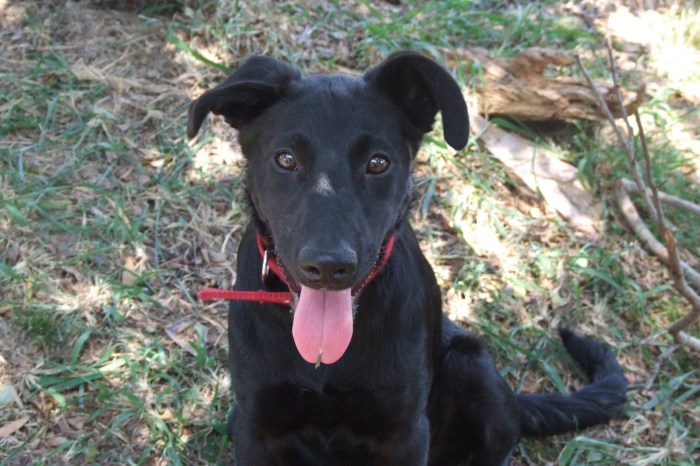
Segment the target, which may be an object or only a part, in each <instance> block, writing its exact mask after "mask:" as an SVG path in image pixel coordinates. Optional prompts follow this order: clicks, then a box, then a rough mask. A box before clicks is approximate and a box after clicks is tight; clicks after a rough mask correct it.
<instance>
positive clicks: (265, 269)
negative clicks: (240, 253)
mask: <svg viewBox="0 0 700 466" xmlns="http://www.w3.org/2000/svg"><path fill="white" fill-rule="evenodd" d="M269 254H270V251H269V250H267V249H265V252H264V253H263V261H262V271H261V272H260V280H261V282H262V284H263V285H264V284H265V283H267V276H268V275H269V273H270V264H269V261H268V256H269Z"/></svg>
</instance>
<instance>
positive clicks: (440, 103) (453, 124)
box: [364, 52, 469, 150]
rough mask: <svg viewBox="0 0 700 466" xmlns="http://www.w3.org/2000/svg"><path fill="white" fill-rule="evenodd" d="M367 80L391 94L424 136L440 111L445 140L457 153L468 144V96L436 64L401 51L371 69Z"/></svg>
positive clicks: (367, 74)
mask: <svg viewBox="0 0 700 466" xmlns="http://www.w3.org/2000/svg"><path fill="white" fill-rule="evenodd" d="M364 78H365V81H367V82H368V83H370V84H373V85H375V86H376V87H377V88H379V89H380V90H381V91H383V92H385V93H387V94H389V96H391V98H392V100H393V101H394V103H395V104H396V105H397V106H398V107H399V108H400V109H401V110H402V111H403V113H404V114H405V115H406V117H407V118H408V120H409V121H410V122H411V123H412V124H413V125H414V126H415V127H416V128H417V129H418V130H420V131H421V132H422V133H427V132H428V131H430V130H431V128H432V126H433V122H434V121H435V116H436V115H437V112H438V111H440V113H442V123H443V130H444V134H445V141H447V143H448V144H449V145H450V146H452V147H453V148H455V149H457V150H459V149H462V148H463V147H464V146H465V145H466V144H467V140H468V138H469V117H468V115H467V105H466V103H465V102H464V97H463V96H462V92H461V91H460V89H459V86H458V85H457V83H456V82H455V80H454V79H453V78H452V76H450V74H449V73H448V72H447V71H446V70H445V69H444V68H442V67H441V66H440V65H438V64H437V63H435V62H434V61H432V60H430V59H429V58H426V57H424V56H422V55H419V54H417V53H414V52H397V53H394V54H392V55H390V56H389V57H388V58H387V59H386V60H384V61H383V62H382V63H380V64H379V65H377V66H376V67H374V68H372V69H370V70H368V71H367V72H366V73H365V77H364Z"/></svg>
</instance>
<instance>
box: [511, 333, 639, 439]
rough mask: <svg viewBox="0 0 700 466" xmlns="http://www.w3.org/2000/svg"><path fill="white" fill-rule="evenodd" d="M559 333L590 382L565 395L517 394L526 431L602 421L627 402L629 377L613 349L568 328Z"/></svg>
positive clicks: (564, 429)
mask: <svg viewBox="0 0 700 466" xmlns="http://www.w3.org/2000/svg"><path fill="white" fill-rule="evenodd" d="M560 335H561V339H562V341H563V343H564V346H565V347H566V349H567V351H568V352H569V354H570V355H571V357H572V358H573V359H574V360H575V361H576V362H577V363H578V364H579V365H580V366H581V367H582V368H583V370H584V371H585V372H586V375H587V376H588V378H589V380H590V383H589V385H586V386H585V387H583V388H582V389H581V390H579V391H576V392H574V393H571V394H569V395H565V396H561V395H555V394H548V393H533V394H518V406H519V408H520V416H521V420H520V423H521V431H522V434H523V435H528V436H537V437H542V436H546V435H556V434H561V433H564V432H571V431H574V430H576V429H581V428H584V427H589V426H593V425H596V424H603V423H605V422H607V421H609V420H610V419H612V418H614V417H616V416H617V415H619V414H620V412H621V411H622V407H623V406H624V404H625V400H626V391H627V380H626V379H625V376H624V375H623V374H622V369H621V368H620V365H619V364H618V363H617V361H616V360H615V355H614V354H613V352H612V350H611V349H610V348H608V347H607V346H605V345H604V344H603V343H601V342H599V341H596V340H593V339H590V338H585V337H582V336H580V335H578V334H576V333H575V332H574V331H572V330H570V329H568V328H564V329H562V330H561V331H560Z"/></svg>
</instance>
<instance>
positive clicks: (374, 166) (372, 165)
mask: <svg viewBox="0 0 700 466" xmlns="http://www.w3.org/2000/svg"><path fill="white" fill-rule="evenodd" d="M388 168H389V159H388V158H386V156H385V155H381V154H376V155H373V156H372V158H371V159H369V162H368V163H367V173H369V174H371V175H379V174H381V173H384V172H385V171H386V170H387V169H388Z"/></svg>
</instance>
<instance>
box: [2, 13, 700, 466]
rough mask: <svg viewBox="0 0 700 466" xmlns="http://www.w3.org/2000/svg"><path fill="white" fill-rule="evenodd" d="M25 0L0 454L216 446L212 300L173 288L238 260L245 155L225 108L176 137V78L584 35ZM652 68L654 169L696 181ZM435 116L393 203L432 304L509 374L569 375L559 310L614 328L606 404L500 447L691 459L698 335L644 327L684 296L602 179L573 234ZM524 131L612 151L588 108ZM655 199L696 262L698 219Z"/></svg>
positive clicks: (588, 173)
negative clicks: (191, 133)
mask: <svg viewBox="0 0 700 466" xmlns="http://www.w3.org/2000/svg"><path fill="white" fill-rule="evenodd" d="M45 3H46V2H32V1H29V2H23V3H16V4H15V3H8V2H0V20H1V21H3V27H2V28H1V29H0V37H1V38H2V42H1V43H2V46H0V342H1V343H2V344H0V429H2V428H3V427H7V426H11V425H13V424H12V423H18V422H20V421H22V423H21V425H20V426H19V427H17V428H14V429H12V432H11V433H10V434H9V435H7V436H4V437H1V438H0V464H2V465H3V466H4V465H20V464H38V465H60V464H76V463H81V464H100V465H110V464H114V465H122V464H147V465H157V464H174V465H179V464H183V465H187V464H227V463H228V464H230V463H231V458H232V446H231V444H230V443H229V442H228V440H227V439H226V438H225V436H224V435H223V432H224V430H225V428H224V426H225V422H226V417H227V413H228V411H229V410H230V407H231V406H232V404H233V403H235V397H234V395H233V394H231V393H230V391H229V389H228V375H227V370H226V362H225V361H226V348H227V342H226V331H225V328H226V322H225V321H226V311H225V307H224V306H223V305H222V304H215V305H207V306H202V305H201V304H200V303H199V302H197V301H196V300H195V299H194V298H193V296H194V294H195V293H196V291H197V290H198V289H200V288H201V287H203V286H205V285H214V286H219V287H228V286H230V285H231V283H232V281H233V280H234V279H235V276H234V273H233V271H232V264H233V263H234V261H235V251H236V245H237V243H238V239H239V238H240V235H241V233H242V225H243V224H244V221H245V213H244V212H245V207H244V206H243V205H242V199H241V196H240V195H239V193H240V186H241V169H242V167H243V163H242V158H241V155H240V153H239V150H238V147H237V144H236V143H235V141H234V140H233V138H232V137H231V135H232V132H231V131H230V130H229V129H228V128H226V127H225V125H224V124H223V123H222V122H221V121H219V120H215V121H213V122H212V123H211V124H209V123H208V124H207V127H206V131H205V135H204V136H203V137H201V138H200V139H199V140H198V141H196V142H194V143H190V142H189V141H187V140H186V138H185V136H184V126H185V109H186V105H187V103H188V101H189V99H190V98H191V97H193V96H195V95H197V94H199V93H200V92H201V91H202V89H204V88H207V87H210V86H212V85H213V84H215V83H217V82H219V81H220V80H221V79H222V77H223V76H224V71H223V70H225V69H228V67H230V66H235V64H236V63H237V61H238V60H239V59H240V58H241V57H243V56H246V55H248V54H251V53H267V54H272V55H274V56H277V57H278V58H282V59H286V60H289V61H291V62H293V63H295V64H297V65H298V66H300V67H302V68H303V69H304V70H305V71H307V72H315V71H335V70H343V71H347V70H349V71H352V72H361V71H362V70H363V69H364V68H365V67H366V66H369V65H371V64H374V63H376V62H377V61H378V60H379V59H380V58H381V57H382V56H383V55H385V54H386V53H388V52H389V51H392V50H395V49H398V48H415V49H419V50H422V51H424V52H425V53H428V54H431V55H434V56H436V57H437V58H438V59H440V60H443V58H444V57H443V56H442V50H443V49H445V48H460V47H472V46H481V47H485V48H488V49H489V50H490V51H491V52H492V53H496V54H500V55H512V54H514V53H517V52H518V51H519V50H522V49H523V48H525V47H529V46H550V47H557V48H560V49H566V50H571V51H573V52H578V53H582V54H584V55H585V54H586V53H590V52H589V51H590V50H591V49H593V50H594V51H595V50H598V51H601V50H602V48H601V47H602V41H601V40H600V38H599V35H598V33H597V32H596V31H594V30H591V29H589V28H588V27H587V26H586V25H585V24H584V22H582V20H581V19H579V17H578V16H576V15H574V14H573V13H571V12H570V11H568V10H565V9H563V8H561V7H559V3H556V2H540V3H530V4H518V3H515V4H513V3H502V2H489V1H482V2H476V1H470V2H467V1H457V0H448V1H444V2H434V1H426V2H415V3H411V4H410V5H404V6H401V7H393V6H390V5H388V4H385V3H383V2H368V1H357V2H350V1H346V0H335V1H331V2H311V1H296V2H293V1H285V2H276V3H274V4H272V3H270V4H268V3H266V2H246V1H235V2H223V1H200V2H189V3H186V4H185V5H184V6H181V7H179V8H176V9H174V10H173V9H172V8H165V7H162V8H161V6H163V3H164V2H161V3H159V5H157V6H156V7H155V8H149V9H147V10H144V11H143V12H142V14H140V15H138V14H136V13H135V12H134V11H112V10H107V9H93V8H87V7H83V6H78V5H76V4H75V3H61V2H56V3H55V4H52V5H46V4H45ZM121 3H123V4H126V3H129V2H121ZM171 3H178V4H179V2H171ZM173 11H174V13H173ZM693 11H694V10H692V8H688V9H687V10H681V11H679V12H677V15H676V16H677V18H678V21H680V22H681V23H683V24H686V23H689V22H691V21H695V20H696V18H697V15H694V14H693ZM696 39H697V38H696V37H695V36H693V35H689V36H688V37H677V38H676V39H674V40H678V41H680V40H683V41H685V42H686V43H688V44H691V45H692V46H693V47H695V48H697V43H696ZM588 57H589V62H590V63H591V66H595V64H596V63H600V62H601V61H600V60H595V59H593V56H591V55H588ZM594 71H595V73H596V74H597V75H598V76H604V75H605V70H604V69H603V68H601V67H600V66H599V67H598V69H595V70H594ZM644 72H645V73H647V75H649V76H656V74H655V73H659V71H658V70H655V69H651V68H649V69H645V70H644ZM464 79H465V80H469V77H468V76H466V77H464ZM660 83H661V84H660V85H658V86H657V87H655V88H653V89H652V90H651V91H650V99H649V100H648V101H647V102H646V103H645V104H644V106H643V107H642V113H643V115H642V116H643V118H644V122H645V125H648V126H646V127H645V129H646V130H647V133H648V134H649V136H650V142H651V145H652V148H653V151H654V167H655V172H654V173H655V177H656V179H657V180H658V181H659V182H660V183H661V185H662V187H663V189H664V190H665V191H667V192H669V193H671V194H676V195H679V196H681V197H684V198H687V199H689V200H692V201H695V202H698V201H700V194H698V193H700V190H698V189H697V185H698V171H699V170H700V167H698V164H697V163H696V162H697V160H696V159H697V157H696V156H693V155H692V154H697V151H695V152H692V151H693V147H694V146H692V144H691V143H692V140H693V139H695V140H697V137H698V134H697V126H693V124H691V123H692V122H693V121H695V120H694V119H696V118H697V111H696V110H692V107H693V105H691V103H692V102H691V103H689V102H687V101H684V100H683V99H682V98H679V97H678V94H677V93H676V92H675V90H674V89H677V87H678V85H679V84H678V83H677V82H673V83H669V84H668V86H665V85H664V83H663V82H662V81H660ZM696 104H697V102H696ZM438 126H439V125H438ZM523 130H524V131H525V134H530V135H532V134H536V133H535V132H534V131H532V130H529V129H528V128H523ZM439 131H440V129H439V128H437V129H436V132H435V134H432V135H429V136H428V137H427V138H426V144H425V147H424V150H423V152H422V153H421V154H420V155H419V158H418V161H417V164H416V176H417V179H416V192H415V202H414V209H413V211H412V214H411V215H412V221H413V224H414V225H415V227H416V229H417V231H418V233H419V236H420V239H421V244H422V246H423V248H424V250H425V251H426V254H427V255H428V257H429V259H430V260H431V262H432V263H433V265H434V267H435V270H436V274H437V276H438V279H439V281H440V284H441V286H442V289H443V291H444V302H445V308H446V311H447V312H449V314H450V315H451V316H452V317H453V318H455V319H457V320H459V321H461V322H463V323H464V324H465V325H467V326H469V327H470V328H472V329H474V330H475V331H477V332H479V333H481V334H484V335H485V336H486V337H487V342H488V344H489V347H490V348H491V350H492V352H493V353H494V357H495V359H496V360H497V363H498V366H499V368H500V369H501V371H502V373H503V374H504V376H506V377H507V379H508V381H509V382H510V383H511V385H512V386H513V387H515V388H517V389H518V390H526V391H527V390H535V389H548V390H553V391H558V392H565V391H567V390H569V389H571V388H573V387H574V386H576V385H577V384H579V383H580V380H581V376H582V375H581V374H580V373H578V372H577V370H576V368H574V367H572V366H571V365H570V361H569V360H568V359H567V357H566V355H565V354H564V352H563V350H562V348H561V346H560V345H559V343H558V342H557V340H556V337H555V335H556V328H557V327H558V326H559V325H561V324H563V323H568V324H571V325H574V326H576V327H578V328H581V329H582V330H584V331H586V332H588V333H592V334H595V335H597V336H598V337H599V338H601V339H603V340H605V341H607V342H608V343H610V344H612V345H613V346H615V347H616V348H617V350H618V353H619V356H620V360H621V363H622V364H623V366H624V367H625V368H626V371H627V374H628V376H629V379H630V381H631V383H632V386H631V391H630V402H629V404H628V408H627V411H626V415H625V418H624V419H622V420H619V421H615V422H613V423H612V424H611V425H610V426H602V427H599V428H596V429H589V430H587V431H584V432H580V433H578V435H569V436H561V437H557V438H553V439H547V440H545V441H530V440H527V441H524V442H523V443H522V444H521V445H520V446H519V448H518V451H517V455H516V459H515V464H523V465H524V464H528V465H539V464H547V463H558V464H564V465H576V464H611V465H612V464H634V465H644V464H659V463H661V462H663V463H664V464H678V465H681V464H692V461H693V459H695V460H697V458H698V455H699V454H700V445H699V444H698V441H697V439H698V438H699V437H700V428H699V427H698V426H699V425H700V424H699V422H700V420H699V419H698V415H697V413H698V403H699V401H698V400H699V399H700V398H699V397H698V389H697V386H698V384H699V381H700V374H698V370H697V368H696V366H697V356H694V355H690V354H686V353H684V352H683V351H682V350H676V351H675V352H673V353H672V354H671V355H670V356H667V357H664V358H662V359H659V356H660V355H662V354H663V353H664V352H665V351H666V350H667V349H668V348H669V346H670V340H669V339H668V338H665V337H658V338H652V337H653V336H654V335H656V334H658V333H659V332H660V331H662V330H663V328H664V327H665V326H666V325H667V324H668V323H669V322H670V321H672V320H673V319H675V318H677V317H678V316H679V315H681V314H682V312H684V310H685V309H686V307H685V306H686V305H685V304H684V303H683V301H682V300H681V299H680V298H678V297H677V296H676V295H675V293H673V291H672V289H671V288H670V287H669V285H668V283H669V280H668V276H667V274H666V273H665V272H664V270H663V269H662V268H661V267H660V266H659V265H658V263H657V262H656V261H655V260H654V259H652V258H650V257H649V256H648V255H647V254H646V253H645V252H644V251H643V250H641V249H640V247H639V246H638V244H637V242H636V240H635V239H634V237H633V236H632V235H631V234H630V233H629V232H628V231H627V230H626V228H625V227H623V226H620V224H619V223H618V220H617V217H616V214H615V209H614V207H613V206H612V205H607V211H606V217H605V220H606V233H605V235H604V236H603V239H602V240H600V241H598V242H595V243H594V242H591V241H589V240H587V239H586V238H584V237H581V236H579V235H577V234H576V233H575V232H573V231H571V230H570V229H569V228H568V227H567V226H566V225H565V224H563V223H562V222H561V221H560V220H558V219H557V218H556V217H554V216H553V215H552V214H550V213H549V212H548V211H547V209H546V208H545V206H543V205H541V204H539V203H538V202H536V201H533V200H530V199H528V198H525V197H523V196H522V195H520V194H519V193H518V192H517V190H516V184H515V183H514V182H513V181H512V180H511V179H510V178H509V176H508V174H507V173H506V171H505V170H504V168H503V167H502V166H501V165H500V164H499V163H498V162H497V161H496V160H495V159H493V158H491V157H490V156H489V155H488V154H487V153H486V152H484V151H483V150H482V149H481V148H480V146H479V144H478V143H477V142H476V141H474V140H472V141H470V144H469V146H468V148H467V149H465V150H464V151H461V152H460V153H457V154H455V153H452V152H451V151H449V150H448V149H447V148H446V146H445V145H444V143H442V142H441V137H440V134H439ZM684 135H685V139H683V138H682V137H681V136H684ZM544 137H545V138H549V139H547V141H548V142H549V143H551V144H552V145H553V146H555V147H557V148H558V149H559V150H560V151H561V152H562V153H563V154H565V155H566V157H567V158H568V159H569V160H570V161H571V162H572V163H575V164H577V165H578V167H579V173H580V176H581V178H582V180H583V181H584V182H585V184H586V185H587V186H588V187H589V188H590V189H591V190H592V191H594V192H595V193H597V195H599V196H601V198H603V199H604V198H605V194H606V190H607V187H608V185H609V183H610V182H612V181H613V180H614V179H616V178H617V177H619V176H625V173H626V171H625V170H626V168H625V166H624V163H623V160H624V159H623V155H622V153H621V152H620V151H619V150H618V149H617V148H615V147H614V145H612V144H611V143H610V141H612V139H611V138H610V137H609V134H607V133H606V129H605V127H604V126H597V125H591V124H585V125H584V124H581V125H579V126H576V127H572V128H568V129H567V133H566V137H558V138H557V137H548V136H544ZM679 138H680V139H679ZM679 141H680V142H679ZM689 144H690V145H689ZM669 216H670V218H671V220H672V221H673V222H674V224H675V225H677V227H678V231H679V239H680V241H681V242H682V243H683V244H684V245H685V246H686V247H688V249H689V251H690V252H691V254H695V257H693V256H689V260H695V261H696V262H695V263H696V264H697V249H693V248H697V245H696V244H695V243H696V242H695V241H694V238H697V237H698V234H700V224H698V221H697V219H692V218H688V216H686V215H683V214H682V213H679V212H673V211H671V212H669ZM692 331H693V332H694V334H695V335H697V334H698V332H697V328H696V329H694V330H692ZM652 374H655V376H654V377H651V375H652ZM647 382H648V383H647ZM14 425H19V424H14Z"/></svg>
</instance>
